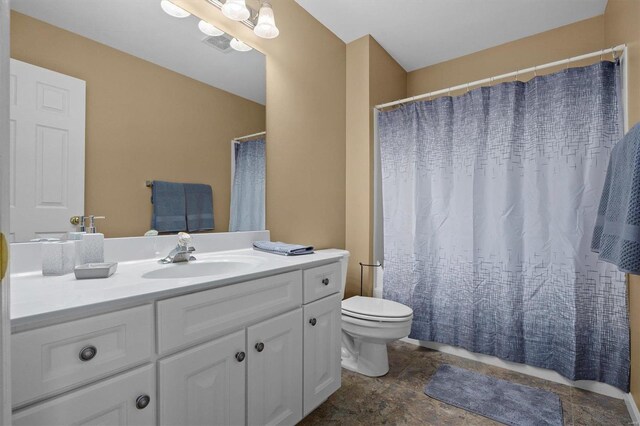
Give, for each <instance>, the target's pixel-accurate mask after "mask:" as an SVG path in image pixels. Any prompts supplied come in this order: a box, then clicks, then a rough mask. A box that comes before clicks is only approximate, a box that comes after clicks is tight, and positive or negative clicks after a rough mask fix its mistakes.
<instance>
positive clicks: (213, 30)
mask: <svg viewBox="0 0 640 426" xmlns="http://www.w3.org/2000/svg"><path fill="white" fill-rule="evenodd" d="M198 28H200V31H202V32H203V33H204V34H206V35H208V36H211V37H218V36H221V35H222V34H224V31H222V30H221V29H219V28H218V27H216V26H215V25H213V24H210V23H208V22H207V21H203V20H200V22H198Z"/></svg>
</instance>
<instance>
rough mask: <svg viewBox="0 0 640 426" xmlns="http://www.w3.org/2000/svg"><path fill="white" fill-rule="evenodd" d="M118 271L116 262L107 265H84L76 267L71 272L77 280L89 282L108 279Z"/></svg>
mask: <svg viewBox="0 0 640 426" xmlns="http://www.w3.org/2000/svg"><path fill="white" fill-rule="evenodd" d="M116 269H118V262H108V263H85V264H84V265H78V266H76V267H75V269H74V270H73V271H74V272H75V274H76V278H77V279H79V280H90V279H94V278H108V277H110V276H111V275H113V273H114V272H116Z"/></svg>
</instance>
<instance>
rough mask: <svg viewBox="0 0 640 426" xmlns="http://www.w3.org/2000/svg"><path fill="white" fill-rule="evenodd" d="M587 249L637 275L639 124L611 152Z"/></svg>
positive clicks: (639, 244)
mask: <svg viewBox="0 0 640 426" xmlns="http://www.w3.org/2000/svg"><path fill="white" fill-rule="evenodd" d="M591 250H592V251H594V252H596V253H599V258H600V259H602V260H604V261H606V262H609V263H613V264H614V265H616V266H617V267H618V269H620V271H622V272H627V273H630V274H640V123H638V124H636V125H635V127H634V128H633V129H631V130H629V132H628V133H627V135H626V136H625V137H624V138H622V140H621V141H620V142H618V143H617V144H616V145H615V146H614V147H613V150H612V152H611V159H610V160H609V167H608V169H607V177H606V179H605V182H604V188H603V190H602V197H601V199H600V206H599V208H598V218H597V219H596V226H595V229H594V231H593V239H592V240H591Z"/></svg>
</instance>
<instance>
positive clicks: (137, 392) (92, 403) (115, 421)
mask: <svg viewBox="0 0 640 426" xmlns="http://www.w3.org/2000/svg"><path fill="white" fill-rule="evenodd" d="M155 389H156V385H155V374H154V369H153V366H152V365H147V366H145V367H140V368H138V369H136V370H133V371H130V372H127V373H125V374H122V375H119V376H116V377H114V378H111V379H108V380H103V381H101V382H98V383H96V384H94V385H91V386H89V387H87V388H83V389H79V390H77V391H74V392H71V393H68V394H66V395H63V396H61V397H58V398H54V399H52V400H50V401H47V402H43V403H41V404H36V405H34V406H31V407H29V408H27V409H25V410H22V411H17V412H15V413H14V414H13V425H15V426H22V425H24V426H40V425H43V426H44V425H46V426H50V425H110V426H128V425H131V426H145V425H149V426H151V425H154V424H155V423H156V414H155V413H156V403H155V400H156V397H155ZM145 396H146V397H148V398H149V399H148V401H149V402H148V405H147V406H146V407H144V408H140V407H143V405H138V406H137V404H143V403H144V400H143V399H144V397H145Z"/></svg>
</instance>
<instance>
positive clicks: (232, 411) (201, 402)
mask: <svg viewBox="0 0 640 426" xmlns="http://www.w3.org/2000/svg"><path fill="white" fill-rule="evenodd" d="M244 336H245V333H244V330H242V331H239V332H237V333H234V334H231V335H229V336H225V337H222V338H220V339H217V340H214V341H213V342H209V343H206V344H204V345H200V346H197V347H195V348H193V349H190V350H187V351H184V352H180V353H179V354H177V355H174V356H172V357H169V358H167V359H164V360H162V361H160V363H159V365H160V367H159V371H160V387H159V388H160V396H159V397H160V424H162V425H167V426H175V425H194V426H195V425H244V424H245V378H246V367H245V366H246V364H247V361H246V359H245V358H246V350H245V341H244Z"/></svg>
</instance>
